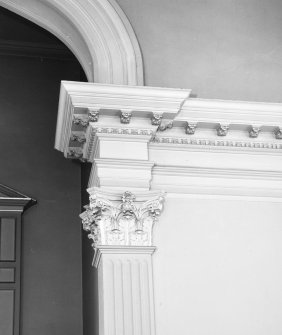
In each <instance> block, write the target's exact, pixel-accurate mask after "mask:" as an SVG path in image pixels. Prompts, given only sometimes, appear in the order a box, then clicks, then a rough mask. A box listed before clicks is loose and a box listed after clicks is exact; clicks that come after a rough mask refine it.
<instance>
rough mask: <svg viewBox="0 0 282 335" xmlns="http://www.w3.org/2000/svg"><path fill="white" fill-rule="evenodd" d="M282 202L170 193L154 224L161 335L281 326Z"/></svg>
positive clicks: (273, 333) (254, 334) (231, 333)
mask: <svg viewBox="0 0 282 335" xmlns="http://www.w3.org/2000/svg"><path fill="white" fill-rule="evenodd" d="M281 215H282V203H278V202H277V203H273V202H272V203H271V202H260V201H256V202H255V201H240V200H228V199H227V200H222V199H197V198H191V197H190V198H185V199H184V198H182V199H181V198H171V197H170V196H169V195H168V198H167V199H166V204H165V210H164V212H163V214H162V216H161V219H160V222H159V223H158V224H157V226H156V227H155V234H154V235H155V245H157V247H158V250H157V251H156V253H155V254H154V285H155V298H156V321H157V335H165V334H175V335H183V334H189V335H226V334H228V335H238V334H240V335H265V334H268V335H279V334H281V333H282V318H281V315H282V289H281V283H282V261H281V260H282V243H281V241H282V225H281Z"/></svg>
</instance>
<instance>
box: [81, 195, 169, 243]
mask: <svg viewBox="0 0 282 335" xmlns="http://www.w3.org/2000/svg"><path fill="white" fill-rule="evenodd" d="M163 201H164V196H163V195H160V196H157V197H156V196H155V197H154V198H152V199H151V200H148V201H145V202H143V203H142V204H141V205H139V206H138V205H137V204H136V202H135V196H134V194H132V193H131V192H124V193H123V194H122V196H121V203H120V204H119V205H116V204H115V203H113V202H111V201H109V200H107V199H105V198H102V197H99V196H98V195H97V194H94V195H91V197H90V204H89V205H88V206H85V209H86V210H85V212H83V213H82V214H80V217H81V219H82V225H83V229H84V230H85V231H87V232H89V234H88V237H89V238H90V239H92V240H93V244H92V246H93V248H94V249H96V248H97V246H98V245H112V246H114V245H123V246H152V230H153V226H154V224H155V223H156V221H157V219H158V217H159V216H160V214H161V211H162V208H163Z"/></svg>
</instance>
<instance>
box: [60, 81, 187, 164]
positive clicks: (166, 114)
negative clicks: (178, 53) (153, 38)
mask: <svg viewBox="0 0 282 335" xmlns="http://www.w3.org/2000/svg"><path fill="white" fill-rule="evenodd" d="M189 94H190V90H181V89H166V88H152V87H137V86H131V87H129V86H120V85H102V84H90V83H78V82H62V84H61V92H60V102H59V112H58V120H57V131H56V140H55V148H56V149H58V150H60V151H63V152H64V154H65V156H66V157H70V158H80V159H84V160H89V159H90V157H92V155H91V152H92V149H91V148H90V147H89V144H92V143H93V141H94V137H95V134H96V133H107V134H110V135H113V136H116V135H136V136H140V135H141V136H143V135H148V136H152V135H153V134H154V133H155V132H156V130H157V129H158V127H160V126H161V125H162V122H163V120H166V119H173V117H174V116H175V115H176V114H177V113H178V112H179V110H180V108H181V106H182V104H183V102H184V101H185V99H186V98H187V97H188V96H189ZM125 112H126V113H130V118H127V121H126V123H125V121H124V117H123V115H124V113H125ZM75 137H77V138H79V139H81V141H78V140H77V141H73V139H74V138H75ZM84 137H85V140H84ZM70 142H71V143H70ZM73 142H76V143H73ZM79 143H80V145H79ZM84 143H85V144H84Z"/></svg>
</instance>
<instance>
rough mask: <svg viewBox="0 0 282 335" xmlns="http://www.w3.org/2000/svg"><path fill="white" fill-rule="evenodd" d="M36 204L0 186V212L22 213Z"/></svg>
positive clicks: (8, 188)
mask: <svg viewBox="0 0 282 335" xmlns="http://www.w3.org/2000/svg"><path fill="white" fill-rule="evenodd" d="M36 202H37V201H36V200H35V199H32V198H30V197H28V196H26V195H24V194H22V193H20V192H18V191H16V190H14V189H12V188H10V187H8V186H6V185H3V184H0V211H14V210H16V211H23V210H26V209H28V208H29V207H31V206H33V205H35V204H36Z"/></svg>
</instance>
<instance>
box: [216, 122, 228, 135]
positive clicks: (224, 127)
mask: <svg viewBox="0 0 282 335" xmlns="http://www.w3.org/2000/svg"><path fill="white" fill-rule="evenodd" d="M228 130H229V125H228V124H220V125H219V126H218V128H217V136H226V135H227V133H228Z"/></svg>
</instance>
